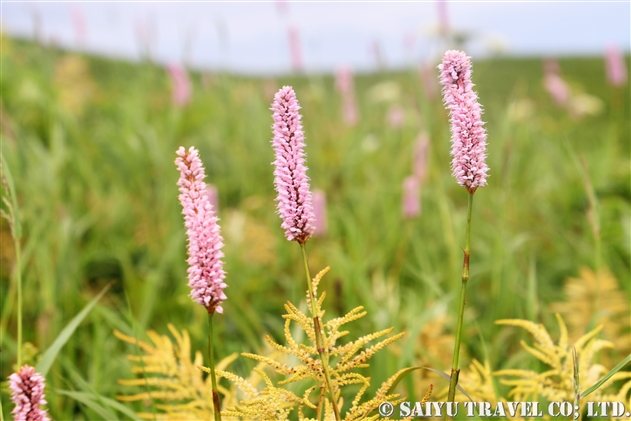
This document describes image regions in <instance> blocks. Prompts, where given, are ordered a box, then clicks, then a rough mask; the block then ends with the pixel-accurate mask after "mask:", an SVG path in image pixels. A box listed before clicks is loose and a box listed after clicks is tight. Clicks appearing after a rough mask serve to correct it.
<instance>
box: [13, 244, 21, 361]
mask: <svg viewBox="0 0 631 421" xmlns="http://www.w3.org/2000/svg"><path fill="white" fill-rule="evenodd" d="M14 243H15V267H16V271H17V274H16V281H17V284H18V355H17V360H18V370H19V368H20V367H21V366H22V252H21V251H20V240H19V239H17V238H16V239H15V241H14Z"/></svg>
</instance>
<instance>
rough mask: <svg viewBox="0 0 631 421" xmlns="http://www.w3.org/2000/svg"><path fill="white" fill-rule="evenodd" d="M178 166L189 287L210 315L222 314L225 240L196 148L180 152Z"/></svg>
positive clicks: (178, 152)
mask: <svg viewBox="0 0 631 421" xmlns="http://www.w3.org/2000/svg"><path fill="white" fill-rule="evenodd" d="M176 153H177V155H178V157H177V158H176V159H175V165H177V168H178V170H180V180H179V181H178V182H177V185H178V186H180V189H179V190H180V193H181V194H180V195H179V199H180V203H181V204H182V214H183V215H184V226H185V227H186V234H187V235H188V256H189V257H188V260H187V262H188V266H189V268H188V279H189V281H188V286H190V287H191V289H192V291H191V297H192V298H193V300H195V301H196V302H198V303H199V304H201V305H203V306H204V307H205V308H206V310H207V311H208V313H209V314H214V313H215V312H217V313H223V308H222V307H221V303H222V302H223V301H224V300H225V299H226V298H227V297H226V295H225V294H224V292H223V290H224V288H226V286H227V285H226V284H225V283H224V279H225V278H226V274H225V272H224V270H223V261H222V260H221V258H222V257H223V252H222V251H221V248H222V247H223V238H221V235H220V233H219V225H218V224H217V217H216V216H215V212H214V211H213V207H212V205H211V204H210V201H209V200H208V195H207V190H206V183H204V177H206V175H205V174H204V167H203V166H202V161H201V160H200V159H199V152H198V151H197V149H195V148H194V147H191V148H190V149H189V150H188V151H186V150H185V149H184V148H183V147H180V149H178V150H177V152H176Z"/></svg>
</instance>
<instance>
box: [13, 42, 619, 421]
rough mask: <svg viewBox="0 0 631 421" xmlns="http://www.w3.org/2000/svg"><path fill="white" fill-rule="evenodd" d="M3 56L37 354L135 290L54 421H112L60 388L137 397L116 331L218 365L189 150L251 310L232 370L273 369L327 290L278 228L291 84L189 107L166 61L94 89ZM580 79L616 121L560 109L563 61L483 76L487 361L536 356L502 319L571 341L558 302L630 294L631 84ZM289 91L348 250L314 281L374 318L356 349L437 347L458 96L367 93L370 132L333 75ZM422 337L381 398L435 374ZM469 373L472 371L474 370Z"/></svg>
mask: <svg viewBox="0 0 631 421" xmlns="http://www.w3.org/2000/svg"><path fill="white" fill-rule="evenodd" d="M2 43H3V54H4V55H3V56H2V58H1V59H2V79H1V81H0V91H1V101H2V153H3V154H4V155H5V157H6V159H7V162H8V165H9V167H10V169H11V173H12V175H13V179H14V182H15V188H16V192H17V196H18V203H19V212H20V217H21V220H22V224H23V237H22V239H21V240H22V251H23V256H22V257H23V258H22V268H21V270H22V274H23V283H24V296H25V300H24V327H25V330H24V338H25V341H28V342H31V343H32V344H34V345H35V346H36V347H37V349H39V350H40V351H44V350H46V349H47V348H48V347H49V346H50V345H51V344H52V343H53V341H54V340H55V338H56V337H57V336H58V335H59V333H60V332H61V330H62V329H63V328H64V326H66V324H67V323H68V322H69V321H70V320H71V319H72V318H73V317H74V316H75V315H76V314H77V313H79V312H80V311H81V309H82V308H84V307H85V305H86V304H87V303H88V302H89V301H90V300H91V299H92V298H93V297H94V296H96V294H98V292H99V291H101V290H102V289H103V287H104V286H105V285H106V284H108V283H109V282H110V281H114V285H113V286H112V288H111V289H110V291H109V292H108V293H107V295H106V296H105V297H104V298H103V299H102V300H101V301H100V302H99V304H97V306H96V308H95V310H94V311H92V312H91V313H90V314H89V315H88V316H87V318H86V319H85V320H84V322H83V323H82V324H81V325H80V326H79V327H78V328H77V330H76V331H75V333H74V334H73V335H72V337H71V338H70V339H69V340H68V342H67V343H66V345H65V346H64V347H63V348H62V349H61V351H60V353H59V356H58V358H57V359H56V361H55V363H54V364H53V365H52V367H51V369H50V371H49V373H48V377H47V391H48V392H47V395H48V396H47V399H48V402H49V408H50V413H51V415H52V417H53V418H54V419H75V420H88V419H100V418H101V415H99V414H98V413H97V412H94V411H95V410H94V409H93V408H92V409H91V408H90V407H89V406H87V405H82V404H81V403H79V401H78V400H75V399H72V397H71V396H72V395H71V394H70V395H69V394H60V393H55V390H58V389H64V390H70V391H76V392H77V393H79V392H94V393H97V394H100V395H103V396H105V397H107V398H115V396H116V395H117V394H120V393H121V389H120V387H119V386H118V385H117V384H116V380H117V379H119V378H129V377H130V372H129V367H130V365H129V362H128V361H127V360H126V359H125V357H124V355H125V354H126V353H128V351H129V350H128V349H127V347H126V346H124V344H123V343H121V342H120V341H118V340H117V339H116V338H115V337H114V336H113V335H112V330H113V329H115V328H118V329H120V330H122V331H125V332H127V333H131V332H132V330H133V331H135V332H136V333H138V332H142V331H143V330H145V329H148V328H151V329H155V330H157V331H158V332H166V331H167V329H166V324H167V323H173V324H174V325H175V326H177V327H178V328H179V329H187V330H189V332H190V333H191V337H192V341H193V347H194V349H200V350H203V349H205V346H206V345H205V343H206V342H205V340H206V336H205V335H206V331H205V329H206V314H205V311H204V309H203V308H202V307H201V306H199V305H196V304H195V303H193V302H192V300H191V299H190V298H189V297H188V294H189V288H188V287H187V286H186V282H187V280H186V262H185V258H186V252H185V232H184V229H183V220H182V217H181V215H180V210H181V209H180V205H179V203H178V200H177V194H178V192H177V186H176V185H175V183H176V182H177V179H178V172H177V170H176V168H175V165H174V163H173V161H174V159H175V150H176V149H177V147H178V146H180V145H183V146H185V147H189V146H191V145H194V146H196V147H197V148H198V149H199V150H200V153H201V158H202V160H203V161H204V164H205V167H206V171H207V180H206V181H207V182H209V183H213V184H215V185H216V186H217V187H218V190H219V196H220V210H219V217H220V218H221V221H220V224H221V225H222V233H223V235H224V238H225V243H226V246H225V249H224V251H225V254H226V259H225V260H226V266H225V269H226V271H227V272H228V276H227V283H228V285H229V288H228V289H227V290H226V293H227V295H228V297H229V299H228V300H227V301H226V303H225V305H224V309H225V313H224V315H223V316H219V317H216V318H215V319H216V320H215V322H216V332H215V333H216V335H217V336H216V337H217V338H219V339H218V340H217V342H218V343H220V345H219V346H218V347H217V350H216V355H217V356H218V358H222V357H223V356H227V355H228V354H230V353H232V352H244V351H248V352H252V351H258V350H259V349H260V347H261V345H262V338H263V336H264V334H265V333H267V332H269V333H270V334H272V336H274V337H277V338H278V337H280V336H282V326H283V320H282V319H281V317H280V315H281V314H282V311H283V308H282V305H283V303H284V302H285V301H286V300H288V299H289V300H292V301H293V302H295V303H298V302H300V301H301V300H302V297H303V296H304V293H303V291H304V290H305V289H306V286H305V285H304V275H303V272H302V267H301V261H300V250H299V247H298V246H297V245H296V244H294V243H289V242H287V241H286V240H285V239H284V236H283V231H282V230H281V228H280V220H279V218H278V216H277V215H276V208H275V202H274V198H275V192H274V187H273V174H272V171H273V169H272V167H271V166H270V162H272V160H273V151H272V148H271V146H270V139H271V136H272V135H271V130H270V126H271V123H272V120H271V112H270V111H269V107H270V103H271V100H272V98H271V97H270V96H269V95H268V96H266V95H265V84H266V83H267V84H269V83H270V82H269V81H265V80H262V79H258V78H254V77H244V76H235V75H229V74H208V75H200V74H192V75H191V77H192V81H193V85H194V95H193V99H192V102H191V104H189V105H188V106H187V107H185V108H183V109H177V108H175V107H174V106H173V105H172V104H171V98H170V84H169V80H168V76H167V74H166V72H165V71H164V69H162V68H159V67H156V66H154V65H153V64H151V63H148V62H145V63H140V64H132V63H126V62H118V61H113V60H106V59H102V58H95V57H85V59H86V60H87V68H88V74H87V76H86V75H85V74H84V75H83V76H85V78H86V79H83V78H80V77H77V79H76V80H72V78H73V77H75V76H74V75H75V74H72V75H73V76H71V77H70V78H69V77H68V76H67V75H66V77H61V76H60V75H59V63H60V61H61V60H63V59H64V57H66V56H67V53H66V52H63V51H59V50H53V49H44V48H42V47H39V46H37V45H34V44H31V43H28V42H24V41H18V40H12V39H8V38H3V39H2ZM560 65H561V69H562V74H563V76H564V77H565V78H566V80H568V82H569V83H570V85H571V86H572V88H573V89H574V90H575V91H580V92H584V93H587V94H589V95H592V96H594V97H596V98H598V99H599V100H600V101H601V104H602V109H601V111H600V113H599V114H598V115H593V116H586V117H584V118H581V119H576V118H573V117H571V116H569V115H568V113H567V112H566V111H565V110H562V109H560V108H558V107H556V106H555V105H554V104H553V103H552V101H551V99H550V97H549V95H548V94H547V92H545V90H544V88H543V85H542V76H543V75H542V60H541V59H538V58H530V59H508V58H498V59H493V60H487V61H480V62H474V64H473V66H474V73H473V80H474V83H476V85H477V89H478V92H479V96H480V102H481V103H482V105H483V106H484V109H485V113H484V116H483V119H484V120H485V121H486V122H487V125H486V127H487V131H488V154H489V156H488V165H489V167H490V169H491V170H490V174H491V177H490V178H489V180H488V181H489V185H488V186H487V187H484V188H481V189H479V190H478V192H477V193H476V200H475V201H476V203H475V206H474V210H473V222H472V224H473V225H472V236H471V238H472V240H471V281H470V284H469V287H468V289H467V313H465V330H464V333H465V337H464V339H463V344H464V346H465V347H466V355H468V358H472V357H476V358H478V359H483V358H485V357H486V356H488V358H489V359H490V362H491V366H492V367H493V368H494V369H499V368H502V367H505V365H506V364H510V361H509V357H510V356H512V355H514V354H515V353H517V352H518V350H519V348H518V346H517V344H518V341H510V340H507V336H506V328H503V327H498V326H495V325H494V324H493V322H494V321H495V320H497V319H501V318H524V319H532V320H534V321H540V322H543V323H544V324H546V326H556V323H555V321H554V315H553V314H551V313H550V312H549V311H548V309H547V307H548V304H549V303H550V302H552V301H558V300H562V299H563V298H564V297H563V294H562V289H561V288H562V285H563V281H564V280H565V279H566V278H568V277H570V276H576V275H577V274H578V270H579V268H580V267H581V266H590V267H592V268H593V267H594V265H596V264H600V265H602V266H607V267H609V268H611V270H612V271H613V273H614V274H615V276H616V277H617V279H618V280H619V281H620V282H621V288H622V290H623V291H624V292H625V293H626V294H629V293H630V290H629V283H628V282H627V281H628V279H630V278H631V274H630V267H629V260H630V257H631V251H630V247H629V244H630V242H631V238H630V236H629V230H630V227H631V218H630V210H631V206H630V205H631V192H630V190H629V177H630V175H631V174H630V169H629V168H630V163H631V162H630V159H629V156H630V153H631V151H630V144H631V139H630V137H629V122H628V116H629V112H630V104H629V102H630V100H629V92H628V87H625V88H621V89H614V88H612V87H610V86H608V85H607V83H606V80H605V74H604V64H603V61H602V59H601V58H568V59H562V60H560ZM60 77H61V79H60ZM69 79H70V80H69ZM88 79H89V80H91V81H92V82H86V80H88ZM383 81H393V82H394V83H396V84H397V85H398V86H399V87H400V97H399V99H398V101H397V102H398V103H400V104H401V105H402V106H403V107H404V108H405V110H406V113H407V120H406V125H405V126H404V127H402V128H400V129H393V128H390V127H389V126H388V125H387V123H386V113H387V110H388V107H389V105H390V104H389V103H383V102H375V101H373V100H372V99H371V88H372V87H373V86H374V85H376V84H378V83H381V82H383ZM61 83H65V84H69V85H70V86H75V88H76V87H77V86H78V87H79V88H78V89H80V88H81V87H83V88H86V89H87V88H88V87H89V86H93V91H92V94H91V95H90V97H89V100H88V101H86V102H85V103H82V104H81V105H80V106H79V107H78V108H77V110H79V111H76V110H75V111H73V110H68V108H67V102H64V101H67V100H66V99H65V97H64V95H65V94H64V89H68V88H63V87H62V84H61ZM89 83H92V85H89ZM273 83H274V84H275V86H276V88H279V87H281V86H283V85H285V84H291V85H292V86H293V87H294V89H295V91H296V93H297V96H298V99H299V101H300V103H301V106H302V113H303V125H304V129H305V134H306V142H307V165H308V167H309V173H308V174H309V176H310V178H311V183H312V184H311V185H312V188H320V189H323V190H325V191H326V193H327V198H328V205H329V208H328V216H329V228H330V232H329V234H328V236H327V237H326V238H314V239H312V240H310V241H309V242H308V251H309V258H310V260H311V262H310V264H311V267H312V271H314V273H315V272H317V271H318V270H319V269H321V268H322V267H324V266H326V265H330V266H331V267H332V270H331V272H330V274H329V275H327V277H326V278H325V279H324V283H323V285H322V287H321V289H322V288H323V289H325V290H327V291H328V293H329V294H328V298H327V302H328V304H326V305H325V306H328V307H327V308H328V312H327V314H328V315H330V314H333V315H337V314H339V313H342V312H345V311H348V310H350V309H352V308H353V307H355V306H357V305H363V306H365V307H366V309H367V310H368V312H369V314H368V317H366V318H365V319H363V320H362V321H359V322H355V330H354V331H353V332H352V333H351V335H353V336H354V337H358V336H362V335H364V334H367V333H369V332H372V331H374V330H376V329H382V328H386V327H389V326H394V327H395V328H396V330H397V331H402V330H405V331H410V332H417V331H418V329H419V328H420V325H422V323H425V321H426V320H428V318H429V317H430V315H431V313H432V312H433V311H434V310H435V307H433V306H434V305H435V304H436V303H440V302H442V303H445V304H446V305H447V306H448V308H449V312H450V313H452V314H453V313H454V312H455V311H456V309H457V295H458V292H459V288H460V287H459V285H460V276H459V273H460V270H461V265H462V252H461V250H460V248H461V247H463V246H464V234H465V233H464V230H465V224H466V209H467V208H466V206H467V196H466V192H465V190H464V189H462V188H461V187H459V186H458V185H457V184H456V182H455V181H454V179H453V178H452V176H451V173H450V169H449V162H450V158H449V137H450V134H449V124H448V116H447V114H446V112H445V110H444V109H443V106H442V104H441V100H440V98H435V99H433V100H428V99H427V98H426V97H425V95H424V93H423V91H422V85H421V83H420V80H419V77H418V72H417V71H416V70H410V71H407V72H397V73H379V74H366V75H357V76H356V79H355V86H356V93H357V100H358V103H359V108H360V123H359V124H358V126H357V127H354V128H349V127H346V126H345V125H344V124H343V122H342V120H341V113H340V100H339V97H338V95H337V94H336V92H335V90H334V81H333V79H332V78H331V77H330V76H324V75H314V76H283V77H278V78H277V79H275V80H274V81H273ZM526 98H527V99H529V100H530V101H531V104H532V105H533V107H532V112H531V114H530V115H529V116H527V117H526V118H525V119H523V120H521V121H518V120H515V119H511V118H510V116H509V113H508V110H509V107H510V104H512V103H515V102H516V101H522V102H523V100H524V99H526ZM421 130H426V131H427V132H428V134H429V136H430V138H431V144H430V149H429V150H430V158H429V177H428V180H427V182H426V183H425V185H424V186H423V188H422V207H423V210H422V215H421V217H420V218H418V219H415V220H412V221H406V220H404V219H403V218H402V216H401V209H400V204H401V184H402V180H403V178H404V177H405V176H407V175H408V174H409V173H410V172H411V161H412V159H411V156H412V150H413V142H414V139H415V137H416V136H417V134H418V133H419V132H420V131H421ZM581 160H583V161H584V162H585V168H586V169H587V173H586V174H585V173H584V170H583V168H584V167H583V166H582V165H581ZM586 179H589V182H590V183H591V184H592V185H593V188H594V191H595V197H596V200H597V202H598V215H599V217H600V224H601V232H600V241H601V244H602V248H601V253H600V256H598V255H597V247H596V242H595V240H594V237H593V235H592V230H591V227H590V224H589V220H588V217H587V214H586V211H587V210H588V208H589V200H588V193H587V190H586V187H585V180H586ZM244 227H245V229H244ZM252 227H255V229H252ZM2 230H3V231H2V235H3V236H2V256H1V257H2V272H1V275H2V284H1V286H0V293H1V294H0V297H1V298H0V302H1V303H2V314H1V320H0V328H1V329H2V352H1V353H0V365H1V373H0V377H2V378H3V379H6V377H7V376H8V375H9V374H10V373H11V372H12V371H13V367H12V365H13V364H14V363H15V361H16V323H17V317H16V307H15V293H16V289H15V283H14V280H15V276H14V275H15V270H16V269H15V268H14V267H13V262H14V261H15V258H14V256H13V251H12V246H11V238H10V233H9V231H8V230H9V228H8V224H6V222H5V221H4V220H3V225H2ZM253 244H255V245H256V246H257V247H256V248H254V249H253V247H252V245H253ZM266 251H267V252H268V253H271V256H272V257H273V258H269V256H267V255H265V253H266ZM525 297H529V298H525ZM453 328H455V326H453V327H452V329H453ZM412 336H413V335H409V336H408V337H405V338H403V339H402V342H401V343H402V344H403V348H404V349H406V350H408V351H406V352H405V353H404V355H406V356H407V357H405V358H398V357H396V356H395V355H393V354H391V353H389V352H388V351H385V352H383V353H382V354H381V355H378V356H377V357H375V359H376V361H377V364H375V363H373V365H372V367H371V369H370V376H371V377H373V384H374V385H376V386H377V385H379V384H380V383H381V382H382V381H383V380H385V379H386V378H387V377H389V376H390V375H392V374H393V373H394V372H395V371H396V370H397V369H399V368H403V367H405V366H410V365H414V363H415V361H414V358H413V356H414V355H415V353H422V350H416V351H415V352H409V349H410V348H411V347H413V346H415V343H416V339H415V338H413V337H412ZM524 337H525V336H524ZM481 338H483V339H481ZM485 348H486V351H485V350H484V349H485ZM530 361H531V360H529V359H527V358H522V359H521V363H523V364H529V363H530ZM466 363H467V360H464V361H463V360H462V359H461V367H462V366H465V365H466ZM250 367H251V363H250V362H248V361H244V359H243V358H240V359H238V360H237V362H236V363H235V364H234V365H233V367H232V368H233V371H235V372H237V373H238V374H241V375H245V374H246V373H247V372H248V370H249V368H250ZM435 368H437V369H440V370H448V369H449V367H448V366H445V367H435ZM522 368H527V367H522ZM86 384H87V385H91V387H92V389H86V386H85V385H86ZM5 392H6V388H4V387H3V391H2V402H3V405H2V407H3V411H4V416H5V419H8V418H7V417H9V416H10V415H9V413H10V410H11V408H12V406H11V405H10V402H9V401H8V394H7V393H5ZM82 396H83V395H82ZM421 397H422V396H416V398H418V399H420V398H421ZM86 399H87V398H86Z"/></svg>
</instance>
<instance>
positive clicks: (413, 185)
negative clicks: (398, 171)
mask: <svg viewBox="0 0 631 421" xmlns="http://www.w3.org/2000/svg"><path fill="white" fill-rule="evenodd" d="M420 190H421V183H420V181H419V179H418V177H416V176H414V175H410V176H408V177H406V178H405V179H404V180H403V207H402V209H403V217H405V218H406V219H412V218H416V217H417V216H419V215H420V214H421V194H420Z"/></svg>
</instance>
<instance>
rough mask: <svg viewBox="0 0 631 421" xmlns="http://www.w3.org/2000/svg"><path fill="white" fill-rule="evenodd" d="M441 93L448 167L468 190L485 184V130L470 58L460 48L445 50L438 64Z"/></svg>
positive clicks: (486, 169) (470, 191) (471, 191)
mask: <svg viewBox="0 0 631 421" xmlns="http://www.w3.org/2000/svg"><path fill="white" fill-rule="evenodd" d="M438 69H439V70H440V82H441V84H442V85H443V97H444V101H445V105H446V107H447V108H448V109H449V114H450V116H451V135H452V136H451V155H452V157H453V159H452V161H451V169H452V171H453V175H454V177H456V180H457V181H458V184H460V185H461V186H464V187H465V188H466V189H467V191H468V192H469V194H473V193H474V192H475V190H476V189H477V188H478V187H481V186H484V185H486V177H487V172H488V170H489V168H488V167H487V166H486V162H485V160H486V132H485V130H484V127H483V126H484V122H483V121H482V107H481V106H480V104H479V103H478V95H477V94H476V93H475V91H473V86H474V85H473V83H472V82H471V61H470V60H469V57H468V56H467V55H466V54H465V53H464V52H462V51H455V50H449V51H447V52H446V53H445V54H444V56H443V62H442V63H441V64H439V65H438Z"/></svg>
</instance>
